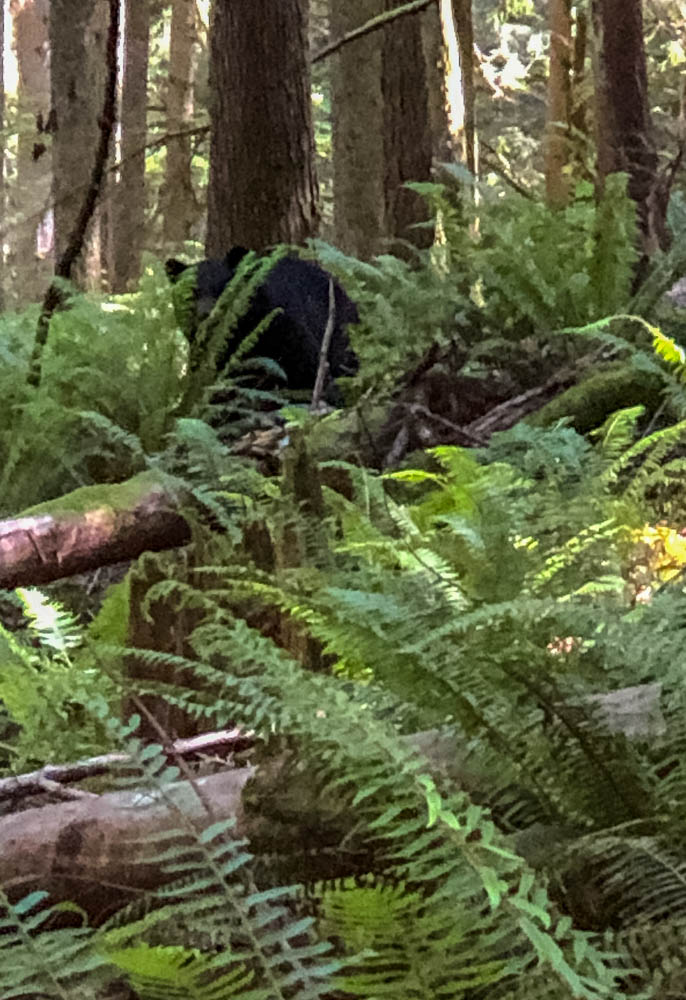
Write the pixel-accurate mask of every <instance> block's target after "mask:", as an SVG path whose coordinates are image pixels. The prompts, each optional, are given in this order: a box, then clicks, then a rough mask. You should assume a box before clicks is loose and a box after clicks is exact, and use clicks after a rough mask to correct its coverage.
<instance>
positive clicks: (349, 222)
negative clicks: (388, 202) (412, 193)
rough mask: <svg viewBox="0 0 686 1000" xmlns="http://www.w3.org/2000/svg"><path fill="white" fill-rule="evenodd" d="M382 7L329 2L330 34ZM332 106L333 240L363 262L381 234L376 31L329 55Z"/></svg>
mask: <svg viewBox="0 0 686 1000" xmlns="http://www.w3.org/2000/svg"><path fill="white" fill-rule="evenodd" d="M382 10H383V0H332V3H331V34H332V37H333V38H340V37H342V36H343V35H345V34H346V33H347V32H348V31H351V30H352V29H353V28H356V27H358V26H359V25H361V24H364V22H365V21H367V20H369V19H370V18H372V17H374V16H375V15H376V14H379V13H381V12H382ZM331 110H332V121H333V134H332V146H333V187H334V230H335V241H336V244H337V245H338V246H339V247H340V248H341V249H342V250H344V251H345V252H346V253H350V254H353V255H354V256H355V257H360V258H361V259H363V260H368V259H369V258H370V257H372V256H373V255H374V253H376V252H378V250H379V249H380V240H381V237H382V236H383V202H384V195H383V191H384V187H383V178H384V160H383V143H382V141H381V136H382V133H383V116H382V103H381V35H380V34H379V32H374V33H372V34H371V35H367V36H366V37H363V38H359V39H358V40H357V41H355V42H351V43H350V44H348V45H344V46H343V48H342V49H340V50H339V51H338V52H337V53H335V54H334V55H333V56H332V63H331Z"/></svg>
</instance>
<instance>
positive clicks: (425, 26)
mask: <svg viewBox="0 0 686 1000" xmlns="http://www.w3.org/2000/svg"><path fill="white" fill-rule="evenodd" d="M445 2H446V0H442V5H443V4H444V3H445ZM447 3H448V5H449V4H450V0H447ZM421 26H422V47H423V49H424V59H425V61H426V84H427V92H428V113H429V126H430V129H431V149H432V154H433V160H434V162H435V163H448V162H450V161H451V160H452V159H453V138H454V137H455V136H456V131H455V128H454V115H453V113H452V112H453V108H452V102H451V97H452V96H453V92H454V88H453V86H452V85H451V83H452V81H453V80H454V67H453V63H452V60H451V59H450V58H449V53H448V50H447V47H446V44H445V38H444V35H443V26H442V24H441V10H440V9H439V6H438V5H437V4H432V6H431V7H429V8H428V10H426V11H424V12H423V13H422V17H421ZM455 68H457V67H455Z"/></svg>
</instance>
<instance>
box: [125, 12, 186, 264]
mask: <svg viewBox="0 0 686 1000" xmlns="http://www.w3.org/2000/svg"><path fill="white" fill-rule="evenodd" d="M133 2H135V0H133ZM195 16H196V15H195V0H173V2H172V18H171V32H170V40H169V80H168V83H167V133H168V135H169V136H170V138H169V139H168V141H167V162H166V167H165V175H164V192H163V195H162V204H163V213H164V241H165V244H166V245H168V246H169V247H170V248H174V249H181V248H182V247H183V243H184V241H185V240H188V239H190V237H191V230H192V226H193V222H194V220H195V214H196V204H195V195H194V194H193V183H192V179H191V139H190V136H189V135H183V134H179V133H183V132H184V131H186V130H187V129H188V128H189V127H190V122H191V119H192V117H193V78H194V59H193V56H194V49H195V42H196V26H195Z"/></svg>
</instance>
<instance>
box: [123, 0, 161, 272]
mask: <svg viewBox="0 0 686 1000" xmlns="http://www.w3.org/2000/svg"><path fill="white" fill-rule="evenodd" d="M124 17H125V27H126V35H125V43H124V82H123V86H122V99H121V161H122V165H121V169H120V171H119V182H118V184H117V185H116V186H114V190H113V191H112V187H113V185H112V184H110V191H111V193H112V200H113V204H114V212H113V213H112V214H113V216H114V226H113V232H112V234H111V243H112V256H113V276H112V285H113V290H114V291H115V292H123V291H126V289H127V288H128V287H130V286H131V285H132V284H133V283H134V282H135V281H136V280H137V278H138V276H139V274H140V267H141V251H142V249H143V241H144V235H145V141H146V138H147V102H148V59H149V53H150V3H149V0H126V7H125V14H124ZM167 155H169V154H167Z"/></svg>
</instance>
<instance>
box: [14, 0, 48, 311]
mask: <svg viewBox="0 0 686 1000" xmlns="http://www.w3.org/2000/svg"><path fill="white" fill-rule="evenodd" d="M10 12H11V14H12V31H13V36H14V48H15V51H16V56H17V69H18V77H19V78H18V89H17V103H18V110H19V115H20V118H19V137H18V143H17V161H16V165H17V175H16V182H15V183H14V184H13V190H12V205H11V207H12V212H13V214H14V215H15V216H16V217H17V218H18V224H17V225H16V226H15V227H14V228H13V231H12V232H11V233H10V251H9V262H10V264H11V267H12V270H13V271H14V281H13V285H14V287H15V288H16V289H17V295H16V304H18V305H21V304H24V303H26V302H30V301H34V300H36V299H39V298H40V297H41V296H42V294H43V292H44V290H45V285H46V284H47V282H48V280H49V277H50V272H51V262H50V261H49V260H41V259H40V258H39V256H38V253H37V234H38V229H39V226H40V225H41V223H42V221H43V218H44V215H45V214H46V213H47V212H48V208H49V201H50V184H51V175H52V170H51V148H50V140H49V138H48V136H46V135H45V134H44V133H41V132H40V131H39V128H38V126H39V125H42V127H45V126H46V125H47V123H48V119H49V112H50V60H49V48H48V18H49V12H50V4H49V0H11V3H10Z"/></svg>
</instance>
